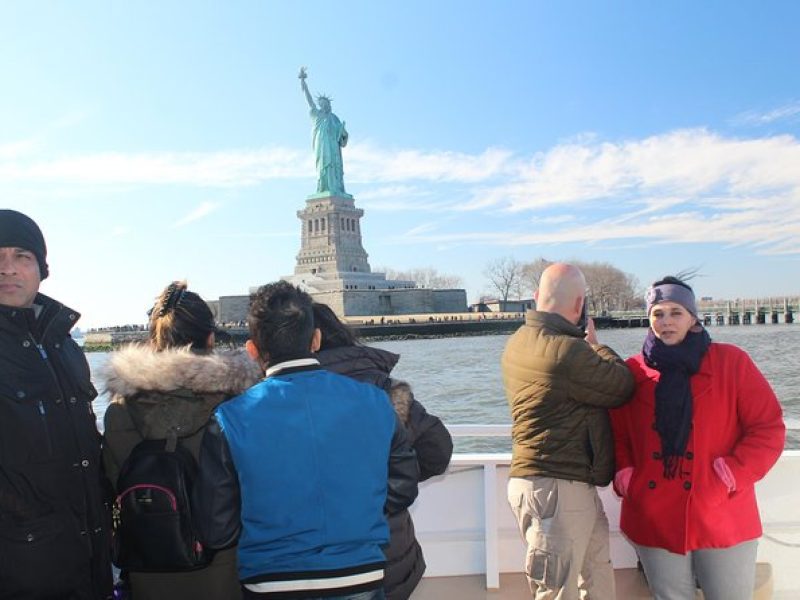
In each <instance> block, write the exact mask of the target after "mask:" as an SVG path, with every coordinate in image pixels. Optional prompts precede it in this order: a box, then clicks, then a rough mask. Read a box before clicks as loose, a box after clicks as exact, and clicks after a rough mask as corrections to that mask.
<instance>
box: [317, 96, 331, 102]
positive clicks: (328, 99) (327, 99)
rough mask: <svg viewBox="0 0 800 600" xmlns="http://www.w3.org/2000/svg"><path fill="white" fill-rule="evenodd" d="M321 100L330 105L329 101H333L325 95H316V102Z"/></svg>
mask: <svg viewBox="0 0 800 600" xmlns="http://www.w3.org/2000/svg"><path fill="white" fill-rule="evenodd" d="M321 100H325V102H327V103H328V104H330V103H331V100H333V98H331V97H330V96H328V95H327V94H317V102H320V101H321Z"/></svg>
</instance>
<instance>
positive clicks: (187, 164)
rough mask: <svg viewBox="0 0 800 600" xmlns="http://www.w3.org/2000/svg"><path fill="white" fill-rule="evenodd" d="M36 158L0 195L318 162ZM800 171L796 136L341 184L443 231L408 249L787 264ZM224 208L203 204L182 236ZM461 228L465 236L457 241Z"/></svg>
mask: <svg viewBox="0 0 800 600" xmlns="http://www.w3.org/2000/svg"><path fill="white" fill-rule="evenodd" d="M788 112H790V111H788V109H786V110H784V111H783V114H788ZM32 150H33V148H32V147H31V145H30V143H28V144H26V143H22V142H19V143H18V145H13V144H12V145H5V146H0V185H3V184H5V185H8V184H12V185H13V184H15V183H19V182H26V183H31V182H33V183H39V182H43V183H48V184H53V183H58V182H64V183H67V184H69V183H78V184H92V185H98V184H103V185H117V186H119V185H130V186H136V185H156V184H160V185H163V184H175V185H187V186H197V187H228V186H247V185H255V184H259V183H262V182H265V181H267V180H271V179H287V178H308V176H309V174H310V173H313V169H314V167H313V164H312V161H311V156H310V153H309V152H307V151H305V150H303V151H300V150H296V149H288V148H260V149H251V150H248V149H243V150H231V151H224V152H223V151H221V152H211V153H139V154H122V153H102V154H94V155H84V156H75V157H62V158H54V159H40V160H36V155H35V154H32ZM798 165H800V142H799V141H798V139H797V138H795V137H793V136H791V135H775V136H768V137H749V138H742V137H730V136H723V135H720V134H718V133H714V132H711V131H709V130H707V129H702V128H700V129H681V130H676V131H669V132H665V133H663V134H659V135H653V136H649V137H645V138H641V139H629V140H622V141H615V142H610V141H603V140H602V139H599V138H598V137H597V136H596V135H584V136H573V137H571V138H569V139H568V140H565V141H563V142H561V143H559V144H557V145H555V146H553V147H552V148H550V149H548V150H546V151H543V152H538V153H534V154H530V155H528V156H523V155H518V154H513V153H511V152H510V151H507V150H502V149H498V148H487V149H486V150H484V151H483V152H480V153H477V154H468V153H462V152H451V151H444V152H437V151H431V150H417V149H402V150H392V149H383V148H379V147H377V146H375V145H374V144H373V143H370V142H366V143H362V144H355V145H353V146H348V148H347V150H346V156H345V179H346V181H347V182H353V183H357V184H359V185H357V186H356V187H360V188H363V193H359V201H360V202H361V201H364V202H365V204H366V205H367V206H368V207H369V209H370V210H396V211H408V212H419V213H424V214H425V215H429V214H432V213H434V212H435V213H437V214H438V215H446V216H447V217H448V218H447V219H444V218H440V219H439V220H438V221H437V223H438V225H439V229H437V230H435V231H434V230H430V229H427V228H425V227H420V228H415V229H412V230H411V231H409V232H408V233H407V235H406V236H404V238H403V240H402V242H403V243H406V242H408V241H411V242H414V243H417V242H419V241H423V240H428V241H432V242H436V243H440V244H445V243H447V244H450V243H480V244H503V245H517V244H534V243H537V244H541V243H553V244H555V243H563V242H589V243H600V242H609V243H610V242H611V241H612V240H616V241H618V242H619V241H622V242H624V243H639V242H646V241H649V242H650V243H653V242H656V243H661V242H687V243H689V242H718V243H724V244H731V245H733V244H738V245H741V244H749V245H752V246H753V248H754V249H755V250H756V251H758V252H760V253H766V254H787V255H792V254H795V253H800V241H798V240H800V168H798ZM63 187H69V186H68V185H66V186H63ZM215 207H216V206H215V205H212V204H211V203H206V204H204V205H202V206H200V207H198V209H197V210H196V211H195V212H193V213H191V214H189V215H187V216H186V217H184V218H183V219H182V220H181V221H179V225H182V224H186V223H188V222H191V221H192V220H195V219H199V218H202V217H203V216H205V215H206V214H208V213H209V212H210V211H212V210H213V209H214V208H215ZM465 212H473V213H475V214H476V215H478V216H479V217H480V218H481V219H482V222H481V224H480V225H479V227H480V230H479V231H478V232H474V233H470V232H468V231H464V229H465V226H464V223H465V222H468V221H469V215H468V214H465ZM506 213H527V215H529V217H528V218H527V219H525V221H526V222H528V223H530V222H531V221H533V222H539V223H543V224H546V225H547V227H544V228H541V229H542V231H527V230H524V229H519V230H513V231H509V230H507V228H506V229H503V226H501V225H496V226H495V225H491V223H501V222H506V221H503V220H502V219H501V218H500V217H501V216H502V215H506V216H508V215H507V214H506ZM484 216H486V217H491V218H490V219H488V218H483V217H484ZM445 221H446V222H447V224H446V225H445V224H444V223H445ZM521 222H522V221H520V223H521ZM456 226H458V227H460V228H461V230H462V231H460V232H456V233H448V231H452V229H453V228H454V227H456ZM495 227H496V229H497V230H496V231H488V229H489V228H495ZM528 229H533V228H530V227H529V228H528Z"/></svg>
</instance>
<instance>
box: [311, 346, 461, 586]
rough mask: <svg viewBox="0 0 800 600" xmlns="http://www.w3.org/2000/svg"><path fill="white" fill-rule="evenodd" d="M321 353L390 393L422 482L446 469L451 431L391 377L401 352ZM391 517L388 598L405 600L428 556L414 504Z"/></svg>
mask: <svg viewBox="0 0 800 600" xmlns="http://www.w3.org/2000/svg"><path fill="white" fill-rule="evenodd" d="M316 356H317V359H318V360H319V361H320V364H321V365H322V366H323V367H324V368H325V369H328V370H329V371H333V372H334V373H339V374H341V375H346V376H348V377H352V378H353V379H356V380H358V381H362V382H365V383H371V384H373V385H376V386H378V387H380V388H382V389H384V390H385V391H386V392H387V393H388V394H389V398H390V400H391V401H392V405H393V406H394V409H395V412H396V413H397V415H398V417H400V420H401V421H402V423H403V425H404V426H405V428H406V431H407V432H408V437H409V441H410V442H411V445H412V447H413V448H414V450H415V451H416V453H417V462H418V464H419V471H420V478H419V480H420V481H425V480H426V479H429V478H430V477H433V476H434V475H440V474H442V473H444V471H445V470H446V469H447V465H448V464H450V457H451V455H452V454H453V441H452V439H451V437H450V433H449V432H448V431H447V428H446V427H445V426H444V424H443V423H442V422H441V420H440V419H439V418H438V417H436V416H434V415H431V414H429V413H428V412H427V411H426V410H425V407H424V406H422V404H421V403H420V402H418V401H417V400H416V399H415V398H414V394H413V393H412V391H411V387H410V386H409V385H408V384H407V383H405V382H403V381H399V380H396V379H392V378H391V376H390V373H391V370H392V369H393V368H394V366H395V364H397V361H398V360H399V359H400V357H399V356H398V355H397V354H393V353H391V352H387V351H386V350H381V349H379V348H371V347H369V346H341V347H339V348H331V349H328V350H323V351H322V352H319V353H317V355H316ZM388 521H389V532H390V539H389V545H388V546H387V547H385V548H384V554H385V555H386V571H385V577H384V591H385V593H386V598H387V600H405V599H406V598H408V597H409V596H411V592H413V591H414V588H416V586H417V584H418V583H419V580H420V579H422V575H423V574H424V573H425V559H424V557H423V556H422V547H421V546H420V545H419V542H418V541H417V538H416V535H415V533H414V522H413V521H412V519H411V514H410V513H409V512H408V509H404V510H402V511H400V512H399V513H395V514H393V515H389V517H388Z"/></svg>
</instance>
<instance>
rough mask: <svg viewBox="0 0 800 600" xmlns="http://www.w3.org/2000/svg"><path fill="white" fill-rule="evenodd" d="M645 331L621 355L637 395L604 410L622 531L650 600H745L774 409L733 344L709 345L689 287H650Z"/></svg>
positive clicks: (778, 425) (772, 457) (779, 443)
mask: <svg viewBox="0 0 800 600" xmlns="http://www.w3.org/2000/svg"><path fill="white" fill-rule="evenodd" d="M647 313H648V316H649V319H650V329H649V330H648V332H647V337H646V339H645V342H644V346H643V348H642V353H641V354H640V355H638V356H634V357H632V358H630V359H628V361H627V364H628V366H629V368H630V369H631V371H632V372H633V375H634V378H635V380H636V392H635V394H634V397H633V399H632V400H631V401H630V402H629V403H628V404H626V405H624V406H622V407H620V408H618V409H614V410H612V411H611V418H612V424H613V428H614V437H615V446H616V459H617V473H616V477H615V478H614V489H615V490H616V492H617V494H619V495H620V496H621V497H622V516H621V522H620V525H621V528H622V531H623V533H624V534H625V535H626V536H627V537H628V539H629V540H630V541H631V542H632V543H633V544H634V546H635V547H636V550H637V553H638V554H639V558H640V560H641V562H642V566H643V567H644V571H645V575H646V576H647V580H648V584H649V585H650V589H651V591H652V593H653V595H654V597H655V598H656V600H659V599H664V600H666V599H669V600H675V599H684V598H685V599H687V600H690V599H693V598H694V592H695V581H697V582H698V583H699V585H700V587H701V588H702V590H703V593H704V595H705V598H706V600H736V599H739V598H741V599H742V600H744V599H746V598H751V597H752V593H753V592H752V590H753V580H754V577H755V561H756V548H757V539H758V538H759V537H760V536H761V520H760V518H759V515H758V506H757V504H756V495H755V490H754V487H753V484H754V483H755V482H756V481H758V480H759V479H761V478H762V477H764V475H766V473H767V471H769V469H770V468H771V467H772V465H773V464H775V462H776V461H777V460H778V457H779V456H780V454H781V451H782V450H783V444H784V437H785V427H784V423H783V418H782V413H781V407H780V404H779V403H778V400H777V398H776V397H775V393H774V392H773V391H772V388H771V387H770V385H769V383H767V381H766V379H764V376H763V375H762V374H761V372H760V371H759V370H758V368H757V367H756V365H755V364H754V363H753V361H752V360H751V359H750V357H749V356H748V355H747V354H746V353H745V352H744V351H743V350H741V349H740V348H737V347H736V346H732V345H729V344H720V343H716V342H712V341H711V338H710V337H709V335H708V332H707V331H706V330H705V329H704V328H703V327H702V326H701V325H700V324H699V322H698V319H697V307H696V305H695V298H694V292H693V291H692V288H691V287H689V286H688V285H687V284H686V283H685V282H684V281H682V280H680V279H678V278H676V277H665V278H664V279H662V280H660V281H657V282H655V283H654V284H653V285H652V286H651V288H650V289H649V290H648V293H647Z"/></svg>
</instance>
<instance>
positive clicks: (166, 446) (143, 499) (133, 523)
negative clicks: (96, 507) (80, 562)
mask: <svg viewBox="0 0 800 600" xmlns="http://www.w3.org/2000/svg"><path fill="white" fill-rule="evenodd" d="M196 476H197V462H196V461H195V459H194V457H193V456H192V454H191V452H189V450H187V449H186V448H185V447H183V446H182V445H181V444H180V442H179V441H178V440H177V439H176V438H175V437H172V438H171V439H169V440H143V441H141V442H139V443H138V444H137V445H136V446H135V447H134V449H133V451H132V452H131V454H130V456H128V459H127V460H126V461H125V463H124V464H123V465H122V469H121V470H120V474H119V479H118V480H117V489H118V490H119V495H118V496H117V499H116V502H115V503H114V527H113V537H114V564H115V565H116V566H117V567H119V568H120V569H126V570H128V571H144V572H148V571H149V572H169V571H191V570H194V569H199V568H202V567H204V566H206V565H208V564H209V563H210V562H211V558H212V555H213V553H212V552H211V551H209V550H207V549H206V548H204V547H203V544H202V543H201V542H200V540H199V538H198V536H197V533H196V530H195V527H194V525H193V522H192V508H191V497H192V485H193V484H194V481H195V478H196Z"/></svg>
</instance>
